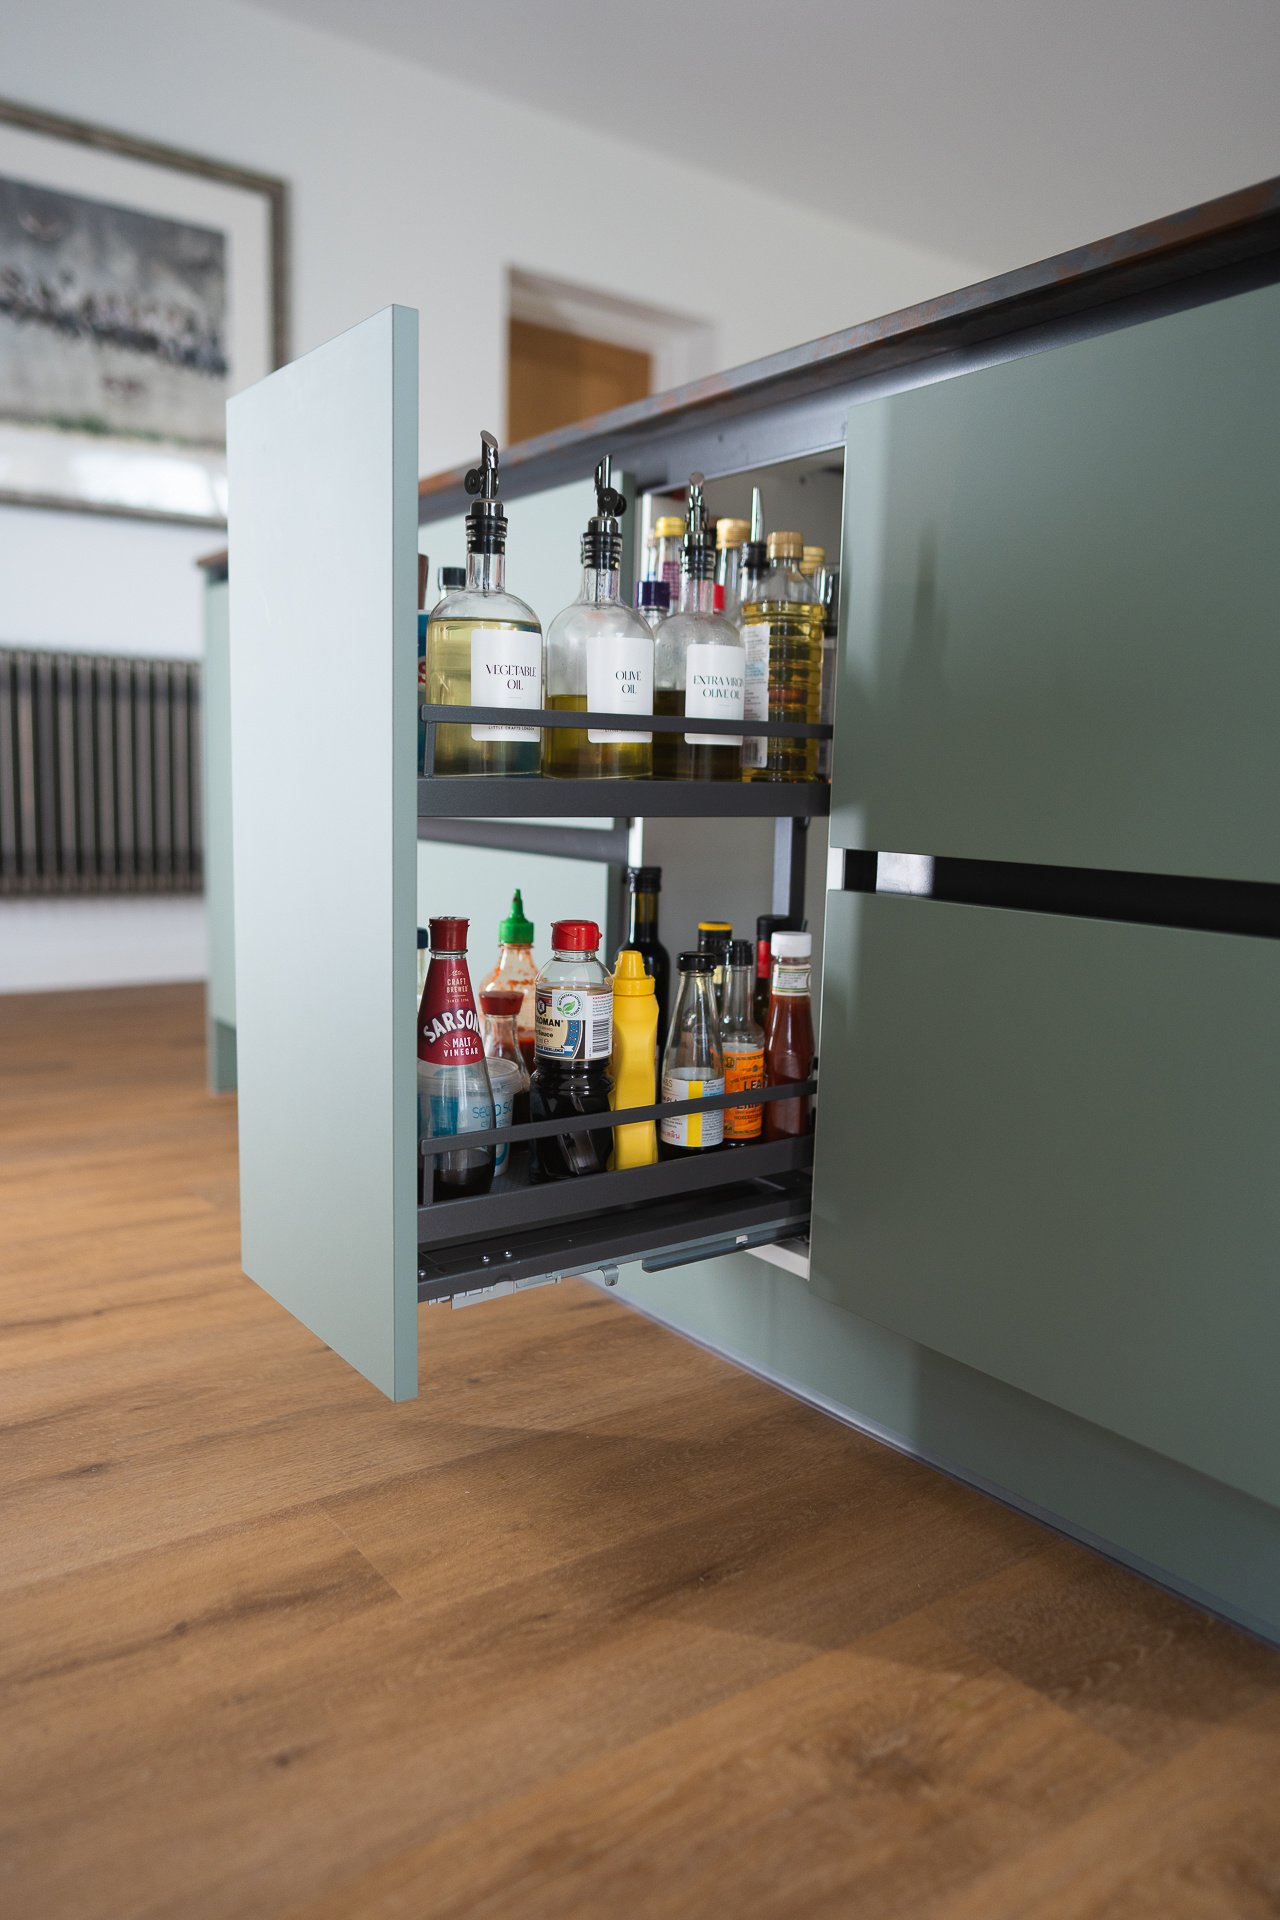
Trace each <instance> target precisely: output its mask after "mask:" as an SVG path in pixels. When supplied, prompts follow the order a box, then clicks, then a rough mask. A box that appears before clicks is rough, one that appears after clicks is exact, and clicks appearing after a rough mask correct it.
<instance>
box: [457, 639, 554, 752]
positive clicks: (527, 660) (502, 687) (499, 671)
mask: <svg viewBox="0 0 1280 1920" xmlns="http://www.w3.org/2000/svg"><path fill="white" fill-rule="evenodd" d="M471 705H472V706H474V707H509V708H511V710H512V711H513V712H515V713H520V712H525V713H536V712H537V710H538V708H539V707H540V706H541V705H542V635H541V634H540V633H522V632H521V631H520V630H519V628H518V627H497V628H494V627H476V628H474V629H473V630H472V634H471ZM471 738H472V739H473V740H536V739H537V738H538V729H537V728H536V727H490V726H480V727H472V729H471Z"/></svg>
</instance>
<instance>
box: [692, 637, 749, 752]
mask: <svg viewBox="0 0 1280 1920" xmlns="http://www.w3.org/2000/svg"><path fill="white" fill-rule="evenodd" d="M742 698H743V657H742V648H741V647H728V646H725V645H724V644H723V643H722V642H721V641H719V640H699V641H698V642H697V643H696V644H695V645H694V646H692V647H690V649H689V651H688V653H687V655H686V656H685V685H684V711H685V718H686V719H687V720H712V719H715V720H741V718H742ZM684 738H685V744H686V746H690V747H740V746H741V745H742V742H741V740H740V739H738V738H737V737H736V735H734V734H723V733H686V735H685V737H684Z"/></svg>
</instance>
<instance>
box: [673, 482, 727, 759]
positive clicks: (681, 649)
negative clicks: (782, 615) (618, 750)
mask: <svg viewBox="0 0 1280 1920" xmlns="http://www.w3.org/2000/svg"><path fill="white" fill-rule="evenodd" d="M702 487H703V479H702V475H701V474H700V473H694V474H690V476H689V517H688V522H687V529H686V532H685V536H684V554H683V562H682V569H681V581H680V606H679V608H678V610H677V611H676V612H675V613H672V614H668V616H667V618H666V619H665V620H664V621H663V622H662V624H661V625H660V626H659V628H658V632H657V637H656V642H655V646H654V665H653V683H654V695H653V710H654V712H655V713H660V714H671V715H672V716H679V717H683V718H685V719H688V720H699V719H712V718H714V719H717V720H740V719H741V718H742V711H743V697H744V684H745V678H746V650H745V647H744V643H743V639H742V635H741V634H740V633H739V632H738V629H737V627H736V626H735V625H734V623H733V622H732V620H726V619H725V617H724V615H723V614H720V613H717V612H716V611H715V571H716V546H715V535H714V534H713V532H712V531H711V524H710V521H709V520H708V518H707V511H706V503H705V501H704V499H703V494H702ZM653 751H654V773H655V774H656V775H657V776H658V777H659V778H660V779H664V780H739V779H741V777H742V740H741V738H740V737H739V736H737V735H734V734H728V735H726V734H713V733H698V732H696V731H693V730H691V731H689V732H687V733H659V734H655V736H654V750H653Z"/></svg>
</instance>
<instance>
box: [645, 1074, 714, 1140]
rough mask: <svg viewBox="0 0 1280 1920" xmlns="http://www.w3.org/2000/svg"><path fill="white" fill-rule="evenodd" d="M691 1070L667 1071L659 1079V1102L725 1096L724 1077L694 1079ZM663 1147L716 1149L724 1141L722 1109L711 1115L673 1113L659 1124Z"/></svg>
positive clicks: (712, 1111) (712, 1112)
mask: <svg viewBox="0 0 1280 1920" xmlns="http://www.w3.org/2000/svg"><path fill="white" fill-rule="evenodd" d="M696 1072H697V1069H696V1068H693V1067H668V1068H667V1069H666V1070H665V1072H664V1073H663V1076H662V1098H663V1100H664V1102H665V1101H668V1100H701V1099H703V1098H704V1097H710V1095H712V1094H713V1093H723V1092H724V1076H723V1075H721V1076H720V1077H719V1078H716V1077H715V1076H710V1077H708V1078H707V1079H705V1080H701V1079H696V1078H695V1077H694V1076H695V1074H696ZM658 1126H659V1131H660V1133H661V1135H662V1139H663V1141H664V1143H665V1144H666V1145H667V1146H669V1147H718V1146H720V1145H721V1144H722V1143H723V1141H724V1108H723V1107H713V1108H712V1110H711V1112H710V1113H705V1112H704V1113H689V1114H684V1113H674V1114H671V1115H670V1116H669V1117H668V1118H667V1119H666V1120H661V1121H659V1123H658Z"/></svg>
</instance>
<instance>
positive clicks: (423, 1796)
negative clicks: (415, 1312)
mask: <svg viewBox="0 0 1280 1920" xmlns="http://www.w3.org/2000/svg"><path fill="white" fill-rule="evenodd" d="M201 1032H202V1022H201V1013H200V1003H199V999H198V996H197V995H196V993H195V992H193V991H192V990H189V989H178V988H166V989H161V990H155V989H149V990H146V991H143V990H138V991H128V992H121V993H114V994H95V995H91V996H90V995H71V994H65V995H56V996H54V995H50V996H47V997H41V998H31V999H25V1000H16V999H10V1000H2V999H0V1089H2V1092H0V1099H2V1101H3V1106H2V1109H0V1127H2V1129H3V1132H2V1135H0V1153H2V1160H0V1267H2V1270H3V1277H2V1280H0V1325H2V1328H3V1339H2V1342H0V1429H2V1448H3V1451H2V1452H0V1910H2V1911H3V1912H4V1913H5V1914H6V1915H8V1916H12V1917H13V1920H61V1916H67V1920H97V1917H98V1916H101V1917H102V1920H123V1917H124V1916H134V1915H148V1916H151V1915H182V1916H188V1915H191V1916H215V1915H216V1916H227V1920H232V1917H233V1916H234V1920H253V1917H254V1916H262V1915H271V1916H279V1915H285V1914H288V1915H297V1916H306V1917H307V1920H319V1916H322V1915H323V1916H328V1917H329V1920H337V1916H352V1917H353V1920H354V1917H355V1916H359V1920H370V1917H371V1916H372V1917H374V1920H376V1917H377V1916H384V1915H387V1916H389V1915H403V1916H437V1915H451V1916H457V1917H458V1920H464V1917H465V1920H485V1917H486V1916H508V1915H509V1916H512V1920H515V1917H516V1916H519V1920H543V1917H545V1920H562V1917H563V1916H566V1915H571V1916H578V1915H581V1916H602V1917H603V1920H633V1916H640V1917H641V1920H645V1917H647V1916H659V1915H661V1916H665V1915H682V1916H683V1915H690V1916H702V1915H707V1916H721V1915H727V1916H731V1920H754V1917H755V1916H784V1915H786V1916H793V1915H831V1916H837V1915H838V1916H842V1917H846V1916H854V1917H856V1920H879V1917H880V1916H883V1915H911V1916H937V1915H946V1916H948V1917H949V1920H960V1917H961V1916H965V1920H1002V1917H1003V1916H1013V1915H1017V1916H1019V1917H1020V1920H1025V1917H1026V1916H1052V1917H1053V1920H1085V1917H1086V1916H1088V1917H1089V1920H1096V1916H1102V1915H1107V1916H1112V1915H1114V1916H1121V1915H1123V1916H1125V1917H1126V1920H1128V1916H1134V1915H1139V1916H1151V1920H1157V1917H1158V1920H1166V1917H1168V1916H1183V1915H1186V1916H1196V1920H1203V1916H1209V1915H1222V1916H1231V1920H1251V1916H1254V1915H1259V1916H1261V1915H1275V1914H1277V1913H1280V1658H1278V1657H1277V1656H1276V1655H1274V1654H1272V1653H1270V1652H1268V1651H1267V1650H1265V1649H1264V1648H1262V1647H1260V1646H1258V1645H1256V1644H1254V1643H1252V1642H1251V1641H1249V1640H1247V1639H1245V1638H1244V1637H1243V1636H1242V1635H1240V1634H1238V1633H1235V1632H1234V1631H1232V1630H1231V1629H1229V1628H1227V1627H1225V1626H1223V1625H1221V1624H1219V1623H1216V1622H1214V1621H1212V1620H1210V1619H1207V1618H1205V1617H1203V1616H1202V1615H1200V1614H1198V1613H1196V1612H1195V1611H1193V1610H1192V1609H1191V1608H1190V1607H1187V1606H1185V1605H1183V1604H1181V1603H1180V1602H1178V1601H1176V1600H1173V1599H1171V1598H1169V1597H1168V1596H1167V1595H1165V1594H1163V1593H1160V1592H1158V1591H1156V1590H1155V1589H1154V1588H1151V1587H1149V1586H1146V1585H1144V1584H1143V1583H1142V1582H1141V1581H1139V1580H1137V1579H1136V1578H1133V1577H1131V1576H1130V1575H1128V1574H1126V1573H1123V1572H1120V1571H1117V1569H1115V1568H1114V1567H1111V1566H1108V1565H1106V1564H1105V1563H1103V1562H1102V1561H1100V1560H1097V1559H1095V1558H1093V1557H1092V1556H1091V1555H1090V1554H1088V1553H1086V1552H1084V1551H1083V1550H1081V1549H1079V1548H1077V1547H1074V1546H1071V1545H1068V1544H1066V1543H1065V1542H1063V1541H1061V1540H1059V1539H1057V1538H1055V1537H1054V1536H1053V1535H1052V1534H1050V1533H1048V1532H1046V1531H1044V1530H1043V1529H1041V1528H1039V1527H1037V1526H1036V1525H1034V1524H1033V1523H1032V1522H1030V1521H1028V1520H1025V1519H1022V1518H1020V1517H1019V1516H1017V1515H1014V1514H1012V1513H1008V1512H1006V1511H1004V1510H1003V1509H1002V1508H1001V1507H999V1506H996V1505H994V1504H993V1503H992V1502H990V1501H988V1500H986V1499H984V1498H982V1497H981V1496H979V1495H977V1494H974V1493H970V1492H968V1491H966V1490H964V1489H962V1488H960V1487H957V1486H953V1485H951V1484H950V1483H949V1482H947V1481H946V1480H944V1479H941V1478H940V1477H939V1476H938V1475H936V1474H934V1473H931V1472H929V1471H928V1470H927V1469H925V1468H923V1467H919V1466H916V1465H914V1464H912V1463H910V1462H908V1461H905V1460H902V1459H900V1458H898V1457H897V1456H895V1455H894V1454H892V1453H889V1452H887V1451H886V1450H885V1449H883V1448H881V1447H879V1446H877V1445H875V1444H873V1443H872V1442H871V1441H869V1440H865V1439H863V1438H861V1437H860V1436H858V1435H857V1434H854V1433H852V1432H849V1431H848V1430H846V1429H845V1428H843V1427H840V1426H838V1425H836V1424H835V1423H834V1422H832V1421H830V1420H828V1419H826V1418H824V1417H823V1416H822V1415H820V1414H818V1413H815V1412H813V1411H811V1410H809V1409H808V1408H806V1407H803V1406H800V1405H798V1404H796V1403H795V1402H793V1401H791V1400H789V1399H787V1398H785V1397H784V1396H783V1395H781V1394H779V1393H777V1392H775V1391H773V1390H772V1389H770V1388H769V1387H766V1386H764V1385H762V1384H761V1383H760V1382H758V1381H756V1380H753V1379H749V1378H746V1377H744V1376H742V1375H740V1374H738V1373H735V1372H734V1371H733V1370H732V1369H731V1368H730V1367H728V1366H725V1365H722V1364H720V1363H719V1362H718V1361H716V1360H714V1359H712V1358H710V1357H709V1356H708V1355H706V1354H704V1353H701V1352H699V1351H697V1350H695V1349H694V1348H691V1347H689V1346H686V1345H684V1344H683V1343H682V1342H681V1341H679V1340H677V1339H675V1338H674V1337H672V1336H671V1335H669V1334H666V1333H664V1332H662V1331H660V1330H659V1329H657V1328H655V1327H653V1326H651V1325H649V1324H647V1323H646V1322H645V1321H643V1320H640V1319H638V1318H636V1317H635V1316H634V1315H632V1314H630V1313H629V1312H628V1311H627V1310H626V1309H625V1308H624V1307H622V1306H621V1305H619V1304H618V1303H617V1302H616V1301H614V1300H612V1299H610V1298H608V1297H607V1296H605V1295H603V1294H600V1293H597V1292H595V1291H593V1290H592V1289H590V1288H588V1287H586V1286H585V1285H581V1284H571V1285H564V1286H561V1287H558V1288H546V1289H543V1290H540V1291H537V1292H534V1293H531V1294H526V1295H523V1296H520V1297H518V1298H516V1299H513V1300H508V1301H502V1302H497V1303H494V1304H491V1305H486V1306H479V1307H475V1308H473V1309H470V1310H469V1311H467V1312H463V1313H450V1312H449V1311H448V1310H446V1309H434V1310H432V1311H431V1312H430V1313H428V1314H427V1315H426V1317H425V1320H424V1325H423V1389H424V1393H423V1398H422V1399H421V1400H420V1401H419V1402H417V1403H416V1404H414V1405H411V1406H406V1407H399V1408H393V1407H391V1406H390V1405H388V1404H387V1403H386V1402H385V1401H383V1400H382V1399H381V1398H380V1397H379V1396H378V1395H377V1394H376V1393H375V1392H374V1391H373V1389H372V1388H370V1387H367V1386H366V1385H365V1384H364V1383H363V1382H362V1381H361V1380H359V1379H357V1378H356V1376H355V1375H354V1374H352V1373H351V1372H349V1371H348V1369H347V1368H346V1367H345V1366H343V1365H342V1363H341V1362H340V1361H338V1360H337V1359H335V1358H334V1357H333V1356H332V1355H331V1354H330V1353H328V1352H327V1351H326V1350H325V1349H324V1348H323V1347H322V1346H321V1345H320V1344H319V1343H318V1342H317V1341H316V1340H314V1339H313V1338H312V1337H311V1335H309V1334H308V1333H306V1332H304V1331H303V1329H302V1328H301V1327H299V1326H297V1325H296V1324H295V1323H294V1322H293V1321H291V1320H290V1319H289V1318H288V1317H287V1316H286V1315H285V1314H284V1313H283V1312H282V1311H281V1310H280V1309H278V1308H277V1307H275V1306H274V1305H273V1304H272V1303H271V1302H270V1301H269V1300H267V1299H266V1298H265V1297H264V1296H263V1295H261V1294H259V1293H258V1292H257V1291H256V1290H255V1289H254V1288H253V1287H252V1286H251V1285H250V1284H249V1283H248V1282H247V1281H246V1280H244V1279H243V1278H242V1277H241V1276H240V1273H239V1269H238V1262H237V1252H236V1247H237V1236H236V1215H235V1198H236V1195H235V1174H234V1158H233V1141H234V1112H233V1105H232V1103H231V1102H230V1101H227V1100H223V1101H214V1100H211V1099H209V1098H208V1097H207V1096H206V1095H205V1092H204V1086H203V1062H202V1056H201ZM689 1284H690V1285H691V1286H696V1285H697V1284H698V1282H697V1276H696V1273H695V1274H691V1276H690V1280H689Z"/></svg>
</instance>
